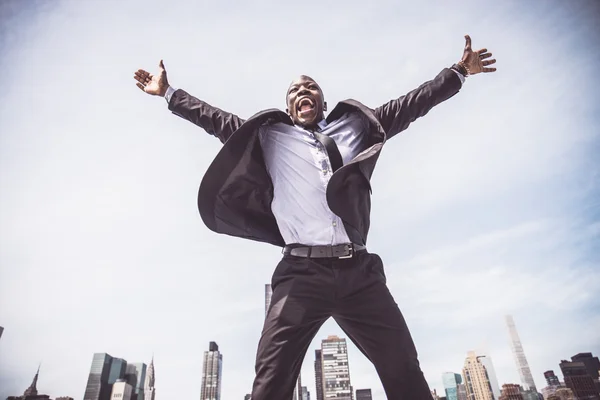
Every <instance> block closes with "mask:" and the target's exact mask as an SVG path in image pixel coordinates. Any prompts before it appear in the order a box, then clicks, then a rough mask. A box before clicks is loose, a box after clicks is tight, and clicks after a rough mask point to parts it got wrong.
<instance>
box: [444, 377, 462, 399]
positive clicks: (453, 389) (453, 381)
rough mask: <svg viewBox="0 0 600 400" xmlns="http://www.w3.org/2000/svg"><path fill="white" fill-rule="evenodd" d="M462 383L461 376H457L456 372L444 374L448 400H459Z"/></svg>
mask: <svg viewBox="0 0 600 400" xmlns="http://www.w3.org/2000/svg"><path fill="white" fill-rule="evenodd" d="M461 383H462V376H461V375H460V374H455V373H454V372H444V373H443V374H442V384H443V385H444V391H445V392H446V399H447V400H459V399H458V385H460V384H461Z"/></svg>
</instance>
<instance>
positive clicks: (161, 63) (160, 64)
mask: <svg viewBox="0 0 600 400" xmlns="http://www.w3.org/2000/svg"><path fill="white" fill-rule="evenodd" d="M158 68H160V70H161V71H164V70H165V64H163V60H160V62H159V63H158Z"/></svg>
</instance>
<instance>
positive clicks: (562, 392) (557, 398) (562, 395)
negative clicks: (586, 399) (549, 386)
mask: <svg viewBox="0 0 600 400" xmlns="http://www.w3.org/2000/svg"><path fill="white" fill-rule="evenodd" d="M544 399H545V400H577V398H576V397H575V393H573V391H572V390H571V389H569V388H558V389H557V390H556V391H555V392H554V393H552V394H551V395H549V396H548V397H544Z"/></svg>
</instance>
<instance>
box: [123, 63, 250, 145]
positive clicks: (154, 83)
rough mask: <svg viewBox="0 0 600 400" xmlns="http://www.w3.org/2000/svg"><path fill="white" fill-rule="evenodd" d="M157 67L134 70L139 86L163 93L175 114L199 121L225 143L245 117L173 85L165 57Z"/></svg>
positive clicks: (152, 92)
mask: <svg viewBox="0 0 600 400" xmlns="http://www.w3.org/2000/svg"><path fill="white" fill-rule="evenodd" d="M158 68H159V73H158V74H157V75H153V74H151V73H149V72H147V71H145V70H143V69H139V70H137V71H136V72H135V75H134V79H135V80H136V81H137V84H136V85H137V87H139V88H140V89H141V90H142V91H144V92H145V93H148V94H150V95H152V96H161V97H164V98H165V99H166V100H167V103H168V104H169V110H171V112H173V114H175V115H178V116H180V117H181V118H184V119H186V120H188V121H190V122H192V123H194V124H196V125H198V126H199V127H201V128H203V129H204V130H205V131H206V132H208V133H209V134H211V135H213V136H216V137H217V138H219V140H220V141H221V142H222V143H225V141H227V139H229V137H230V136H231V135H232V134H233V132H235V131H236V130H237V129H238V128H239V127H240V126H241V125H242V124H243V123H244V120H243V119H241V118H239V117H238V116H237V115H234V114H231V113H228V112H226V111H223V110H221V109H218V108H217V107H213V106H211V105H210V104H208V103H206V102H204V101H202V100H199V99H197V98H195V97H194V96H192V95H190V94H188V93H187V92H185V91H184V90H181V89H179V90H175V89H173V88H171V86H170V85H169V81H168V79H167V71H166V70H165V66H164V64H163V61H162V60H160V63H159V64H158Z"/></svg>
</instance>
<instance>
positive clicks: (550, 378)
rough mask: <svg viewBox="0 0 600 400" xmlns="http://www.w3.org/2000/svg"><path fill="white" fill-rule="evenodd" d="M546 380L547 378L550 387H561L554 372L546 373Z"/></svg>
mask: <svg viewBox="0 0 600 400" xmlns="http://www.w3.org/2000/svg"><path fill="white" fill-rule="evenodd" d="M544 378H546V383H548V386H560V381H559V380H558V376H556V375H554V371H552V370H550V371H546V372H544Z"/></svg>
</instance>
